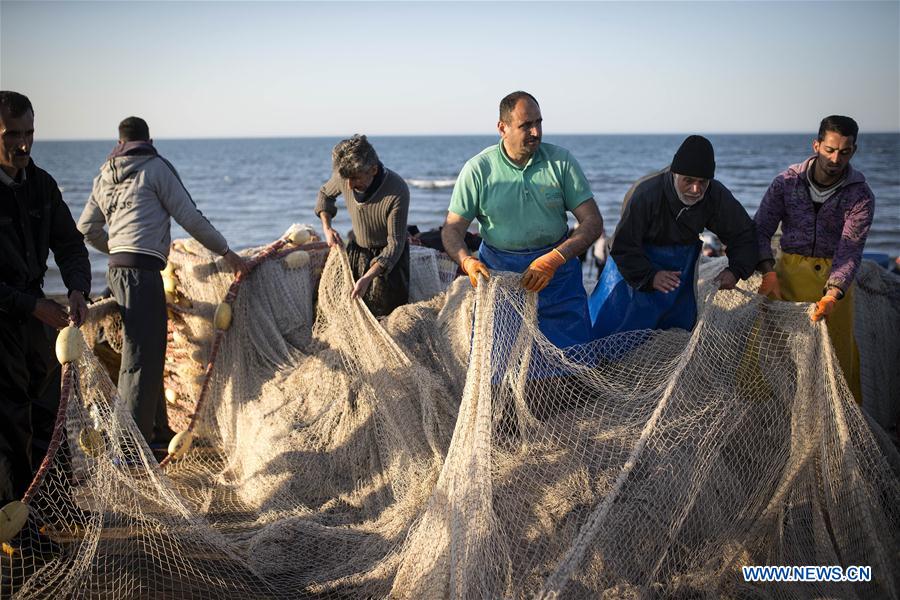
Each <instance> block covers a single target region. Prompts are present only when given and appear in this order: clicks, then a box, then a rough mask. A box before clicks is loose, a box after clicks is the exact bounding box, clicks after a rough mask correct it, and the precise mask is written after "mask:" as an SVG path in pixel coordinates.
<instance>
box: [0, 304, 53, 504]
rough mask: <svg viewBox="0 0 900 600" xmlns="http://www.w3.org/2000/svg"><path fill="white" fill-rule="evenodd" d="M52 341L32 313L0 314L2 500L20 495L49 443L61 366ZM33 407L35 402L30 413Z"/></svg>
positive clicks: (0, 456) (14, 498) (49, 334)
mask: <svg viewBox="0 0 900 600" xmlns="http://www.w3.org/2000/svg"><path fill="white" fill-rule="evenodd" d="M54 341H55V331H52V329H51V328H50V327H47V326H46V325H44V324H43V323H42V322H40V321H38V320H37V319H35V318H34V317H28V318H27V319H25V320H21V319H15V318H10V317H9V316H7V315H2V316H0V463H3V464H2V466H0V474H3V475H6V477H4V480H0V501H2V502H3V503H6V502H9V501H11V500H19V499H21V498H22V495H23V494H24V493H25V490H27V489H28V486H29V485H30V484H31V479H32V477H33V476H34V467H35V466H36V464H37V463H39V462H40V461H41V460H42V459H43V454H44V453H45V452H46V447H47V444H48V443H49V439H50V434H51V432H52V430H53V423H54V421H55V419H56V409H57V407H58V406H59V373H60V370H59V363H58V362H57V361H56V356H55V353H54V349H53V344H54ZM33 405H37V410H36V411H35V414H34V415H32V410H33V408H34V406H33ZM35 434H37V435H35ZM35 437H36V438H38V441H39V442H40V443H39V445H38V448H37V449H36V450H34V449H32V443H33V442H34V441H35V440H34V438H35ZM33 460H34V463H35V464H33V462H32V461H33ZM7 477H8V478H7Z"/></svg>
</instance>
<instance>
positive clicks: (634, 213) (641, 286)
mask: <svg viewBox="0 0 900 600" xmlns="http://www.w3.org/2000/svg"><path fill="white" fill-rule="evenodd" d="M704 228H705V229H709V230H710V231H712V232H713V233H715V234H716V235H717V236H719V239H721V240H722V243H723V244H725V245H726V246H727V248H726V251H725V253H726V255H727V256H728V269H729V270H730V271H731V272H732V273H734V275H735V277H738V278H740V279H747V278H748V277H749V276H750V275H752V274H753V270H754V268H755V267H756V262H757V250H756V243H755V239H756V229H755V226H754V224H753V219H751V218H750V215H748V214H747V211H746V210H744V207H743V206H741V204H740V202H738V201H737V200H736V199H735V197H734V196H733V195H732V194H731V192H730V191H728V188H726V187H725V186H724V185H722V184H721V183H720V182H719V181H717V180H716V179H713V180H712V181H710V182H709V188H707V190H706V194H705V195H704V196H703V198H702V199H701V200H700V201H699V202H697V203H696V204H694V205H692V206H685V205H684V204H682V203H681V201H680V200H679V199H678V194H677V193H676V192H675V183H674V182H673V180H672V175H671V173H670V172H669V169H668V167H667V168H665V169H663V170H662V171H658V172H656V173H653V174H651V175H648V176H646V177H644V178H643V179H640V180H638V181H637V182H636V183H635V184H634V185H633V186H632V187H631V189H630V190H628V193H627V194H626V195H625V200H624V202H623V208H622V218H621V219H620V220H619V225H618V226H617V227H616V233H615V237H614V238H613V242H612V250H611V251H610V254H612V257H613V259H614V260H615V261H616V265H617V266H618V267H619V271H620V272H621V273H622V277H624V278H625V281H627V282H628V284H629V285H631V287H633V288H635V289H638V290H641V291H644V292H649V291H652V290H653V276H654V275H656V272H657V271H658V269H657V268H656V267H654V266H653V264H652V263H651V262H650V260H649V259H648V258H647V256H646V255H645V254H644V250H643V247H644V245H645V244H648V245H653V246H674V245H679V244H681V245H693V244H698V243H699V242H698V236H699V235H700V234H701V233H702V232H703V230H704Z"/></svg>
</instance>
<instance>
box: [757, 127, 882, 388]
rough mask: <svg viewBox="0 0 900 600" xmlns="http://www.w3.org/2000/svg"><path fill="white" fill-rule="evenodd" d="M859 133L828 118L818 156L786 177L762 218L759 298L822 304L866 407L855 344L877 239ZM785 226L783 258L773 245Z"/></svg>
mask: <svg viewBox="0 0 900 600" xmlns="http://www.w3.org/2000/svg"><path fill="white" fill-rule="evenodd" d="M858 134H859V126H858V125H857V124H856V121H854V120H853V119H851V118H850V117H843V116H838V115H832V116H830V117H825V118H824V119H822V123H821V124H820V125H819V135H818V137H817V138H816V139H815V140H814V141H813V145H812V147H813V152H815V154H814V155H813V156H811V157H809V158H808V159H806V160H805V161H803V162H802V163H800V164H797V165H792V166H791V167H788V169H787V170H786V171H784V172H783V173H781V174H780V175H778V177H776V178H775V180H774V181H773V182H772V185H770V186H769V189H768V191H767V192H766V195H765V196H764V197H763V200H762V203H761V204H760V206H759V210H757V211H756V216H755V217H754V220H755V221H756V235H757V241H758V243H759V256H760V262H759V265H758V269H759V270H760V271H761V272H762V273H763V283H762V285H761V286H760V288H759V293H760V294H763V295H767V296H770V297H772V298H776V299H778V300H789V301H794V302H815V303H816V308H815V310H814V312H813V314H812V317H811V318H812V320H813V321H819V320H821V319H823V318H824V319H826V323H827V325H828V333H829V334H830V337H831V342H832V344H833V346H834V350H835V353H836V354H837V357H838V360H839V362H840V364H841V368H842V369H843V370H844V377H845V378H846V379H847V384H848V386H849V387H850V390H851V391H852V392H853V395H854V397H855V398H856V401H857V402H861V401H862V398H861V391H860V384H859V352H858V350H857V347H856V340H855V339H854V337H853V288H852V285H853V279H854V277H856V271H857V269H858V268H859V263H860V260H861V259H862V253H863V247H864V246H865V244H866V237H867V236H868V235H869V227H870V226H871V224H872V215H873V214H874V211H875V196H874V194H873V193H872V190H871V188H869V186H868V184H866V178H865V177H864V176H863V174H862V173H860V172H859V171H857V170H855V169H854V168H853V167H851V166H850V159H851V158H852V157H853V155H854V154H855V153H856V142H857V138H858ZM779 223H781V230H782V235H781V250H782V255H781V256H780V257H779V258H778V261H777V262H776V261H775V260H774V259H773V257H772V247H771V241H772V236H773V235H774V234H775V230H776V229H777V228H778V224H779Z"/></svg>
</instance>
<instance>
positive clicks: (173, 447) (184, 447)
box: [169, 431, 194, 460]
mask: <svg viewBox="0 0 900 600" xmlns="http://www.w3.org/2000/svg"><path fill="white" fill-rule="evenodd" d="M193 442H194V433H193V432H192V431H182V432H181V433H176V434H175V437H173V438H172V441H171V442H169V456H171V457H172V458H173V459H175V460H178V459H179V458H181V457H182V456H184V455H185V454H187V453H188V450H190V449H191V444H192V443H193Z"/></svg>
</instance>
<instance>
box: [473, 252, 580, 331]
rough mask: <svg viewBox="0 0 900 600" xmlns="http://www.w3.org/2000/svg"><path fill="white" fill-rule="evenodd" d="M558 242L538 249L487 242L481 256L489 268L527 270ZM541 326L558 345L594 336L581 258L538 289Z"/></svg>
mask: <svg viewBox="0 0 900 600" xmlns="http://www.w3.org/2000/svg"><path fill="white" fill-rule="evenodd" d="M554 247H556V244H553V245H550V246H546V247H545V248H538V249H536V250H498V249H497V248H493V247H491V246H488V245H487V244H485V243H484V242H482V243H481V247H480V248H479V249H478V259H479V260H480V261H481V262H483V263H484V264H485V266H487V268H489V269H493V270H496V271H513V272H515V273H524V272H525V270H526V269H527V268H528V265H530V264H531V263H532V261H534V260H535V259H536V258H538V257H539V256H542V255H544V254H546V253H547V252H550V250H552V249H553V248H554ZM537 316H538V327H539V328H540V330H541V333H543V334H544V335H545V336H546V337H547V339H548V340H550V341H551V342H553V344H555V345H556V347H558V348H568V347H569V346H574V345H576V344H583V343H585V342H588V341H590V339H591V318H590V315H589V314H588V305H587V292H585V290H584V283H582V279H581V262H580V261H579V260H578V259H577V258H571V259H569V260H567V261H566V264H564V265H563V266H561V267H560V268H559V269H557V270H556V273H555V274H554V276H553V279H551V280H550V283H549V284H547V287H545V288H544V289H543V290H541V291H540V292H538V308H537Z"/></svg>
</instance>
